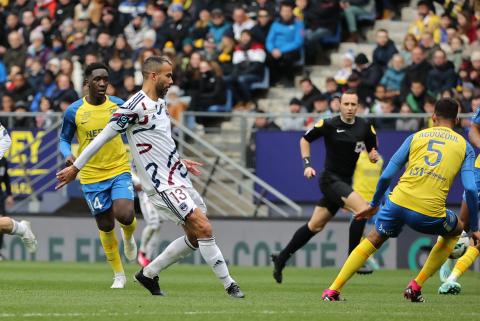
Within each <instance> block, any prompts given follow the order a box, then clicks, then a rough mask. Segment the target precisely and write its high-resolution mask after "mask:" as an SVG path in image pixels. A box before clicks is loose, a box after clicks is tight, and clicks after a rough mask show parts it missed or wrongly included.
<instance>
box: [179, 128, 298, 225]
mask: <svg viewBox="0 0 480 321" xmlns="http://www.w3.org/2000/svg"><path fill="white" fill-rule="evenodd" d="M172 123H173V124H174V125H175V126H176V129H177V130H178V131H179V133H178V137H177V140H178V143H179V150H180V152H181V154H182V155H185V157H193V158H195V159H197V160H199V161H201V162H203V163H204V166H205V171H206V175H203V177H195V176H193V177H192V180H193V183H194V184H195V185H196V186H197V188H198V190H199V191H201V193H202V196H204V197H205V199H206V200H207V204H208V206H209V207H210V208H211V210H213V211H210V213H211V214H213V215H227V214H228V215H229V216H251V217H252V216H253V217H257V216H269V217H292V216H300V215H301V208H300V206H298V205H297V204H296V203H294V202H293V201H292V200H290V199H289V198H288V197H286V196H285V195H283V194H282V193H280V192H279V191H278V190H276V189H275V188H273V187H272V186H271V185H269V184H268V183H266V182H265V181H263V180H262V179H260V178H258V177H257V176H255V175H254V174H252V173H251V172H250V171H248V170H247V169H246V168H244V167H243V166H241V165H240V164H238V163H237V162H236V161H234V160H232V159H231V158H230V157H228V156H227V155H225V154H224V153H222V152H221V151H220V150H219V149H218V148H216V147H215V146H213V145H212V144H210V143H209V142H207V141H205V140H204V139H202V138H201V137H200V136H199V135H197V134H196V133H194V132H193V131H192V130H190V129H188V128H187V127H186V126H184V125H183V124H181V123H179V122H176V121H175V120H172ZM272 197H273V198H275V200H276V201H275V202H273V201H272V200H271V198H272Z"/></svg>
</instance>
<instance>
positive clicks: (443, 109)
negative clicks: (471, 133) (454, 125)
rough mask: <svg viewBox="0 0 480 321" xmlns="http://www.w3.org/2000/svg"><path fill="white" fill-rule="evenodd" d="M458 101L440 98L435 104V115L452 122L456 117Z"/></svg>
mask: <svg viewBox="0 0 480 321" xmlns="http://www.w3.org/2000/svg"><path fill="white" fill-rule="evenodd" d="M458 107H459V104H458V101H456V100H455V99H452V98H441V99H439V100H438V101H437V103H436V104H435V115H437V116H438V117H441V118H445V119H451V120H454V119H456V118H457V115H458Z"/></svg>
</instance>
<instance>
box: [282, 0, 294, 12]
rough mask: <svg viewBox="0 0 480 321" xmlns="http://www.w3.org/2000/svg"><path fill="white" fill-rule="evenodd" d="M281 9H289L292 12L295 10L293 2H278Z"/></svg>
mask: <svg viewBox="0 0 480 321" xmlns="http://www.w3.org/2000/svg"><path fill="white" fill-rule="evenodd" d="M281 7H289V8H291V9H292V10H293V9H295V4H294V3H293V1H282V2H280V8H281Z"/></svg>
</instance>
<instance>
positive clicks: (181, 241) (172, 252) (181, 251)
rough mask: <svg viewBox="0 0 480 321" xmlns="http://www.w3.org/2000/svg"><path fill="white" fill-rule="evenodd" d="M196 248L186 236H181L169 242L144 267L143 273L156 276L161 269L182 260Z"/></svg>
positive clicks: (147, 275) (149, 276) (150, 276)
mask: <svg viewBox="0 0 480 321" xmlns="http://www.w3.org/2000/svg"><path fill="white" fill-rule="evenodd" d="M195 250H196V248H195V247H194V246H193V245H192V244H190V242H189V241H188V238H187V237H186V236H182V237H179V238H178V239H176V240H175V241H173V242H172V243H170V244H168V246H167V248H166V249H165V250H164V251H163V252H162V253H160V255H159V256H157V257H156V258H155V260H153V261H152V262H150V264H149V265H147V266H146V267H145V268H144V269H143V275H145V276H146V277H147V278H154V277H156V276H157V275H158V273H159V272H160V271H161V270H164V269H166V268H168V267H169V266H170V265H172V264H174V263H176V262H178V261H180V260H181V259H183V258H184V257H185V256H187V255H189V254H191V253H192V252H193V251H195Z"/></svg>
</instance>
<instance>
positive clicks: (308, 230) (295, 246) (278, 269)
mask: <svg viewBox="0 0 480 321" xmlns="http://www.w3.org/2000/svg"><path fill="white" fill-rule="evenodd" d="M331 219H332V214H330V212H329V211H328V209H326V208H325V207H319V206H317V207H315V210H314V211H313V214H312V217H311V218H310V220H309V221H308V223H307V224H305V225H302V226H301V227H300V228H299V229H298V230H297V231H296V232H295V233H294V234H293V237H292V239H291V240H290V242H289V243H288V244H287V246H286V247H285V248H284V249H283V250H282V251H281V252H280V253H278V254H272V261H273V278H274V279H275V281H277V283H282V281H283V275H282V271H283V269H284V268H285V265H286V263H287V261H288V259H290V257H291V256H292V255H293V254H294V253H295V252H297V251H298V250H299V249H301V248H302V247H303V246H304V245H305V244H307V243H308V241H310V239H311V238H312V237H313V236H314V235H315V234H317V233H318V232H320V231H321V230H323V228H324V227H325V225H326V224H327V223H328V221H330V220H331Z"/></svg>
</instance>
